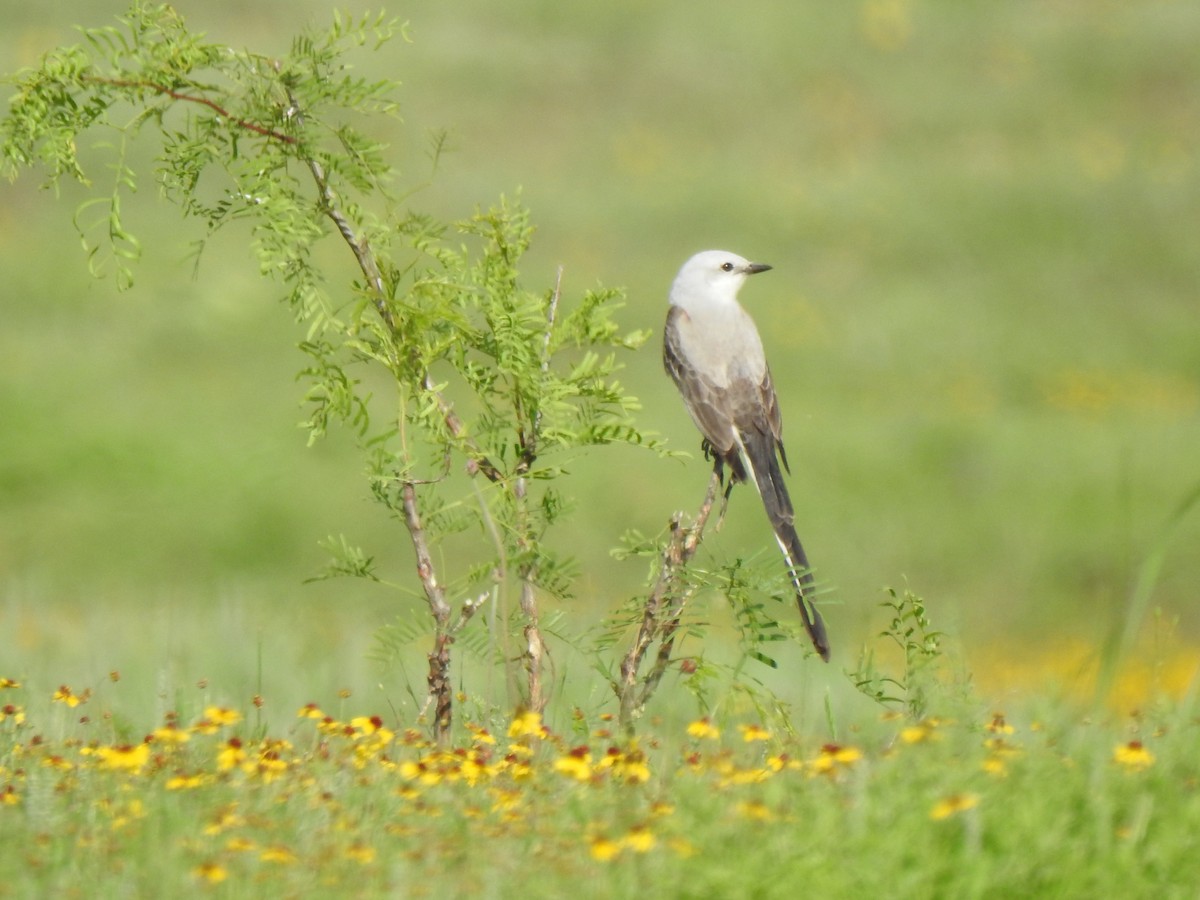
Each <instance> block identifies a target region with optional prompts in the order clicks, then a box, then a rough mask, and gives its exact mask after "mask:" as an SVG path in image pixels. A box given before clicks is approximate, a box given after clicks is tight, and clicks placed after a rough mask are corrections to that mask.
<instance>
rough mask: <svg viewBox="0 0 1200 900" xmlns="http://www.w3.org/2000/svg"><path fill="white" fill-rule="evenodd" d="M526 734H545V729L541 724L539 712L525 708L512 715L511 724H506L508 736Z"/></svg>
mask: <svg viewBox="0 0 1200 900" xmlns="http://www.w3.org/2000/svg"><path fill="white" fill-rule="evenodd" d="M526 735H532V736H533V737H539V738H540V737H544V736H545V729H544V728H543V726H542V717H541V714H540V713H536V712H534V711H533V710H525V711H524V712H520V713H517V715H516V716H514V717H513V720H512V724H510V725H509V726H508V736H509V737H510V738H519V737H525V736H526Z"/></svg>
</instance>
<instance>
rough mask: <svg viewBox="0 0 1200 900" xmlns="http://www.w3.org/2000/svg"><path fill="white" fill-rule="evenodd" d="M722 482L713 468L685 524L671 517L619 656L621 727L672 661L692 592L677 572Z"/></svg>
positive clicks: (697, 540) (643, 702) (701, 529)
mask: <svg viewBox="0 0 1200 900" xmlns="http://www.w3.org/2000/svg"><path fill="white" fill-rule="evenodd" d="M720 487H721V480H720V476H718V475H717V473H716V472H715V471H714V472H713V474H712V477H711V478H710V479H709V482H708V490H707V492H706V493H705V495H704V502H703V503H701V504H700V509H699V510H698V511H697V513H696V518H695V520H694V521H693V522H692V524H691V526H684V525H683V524H682V523H681V521H680V518H681V517H680V515H679V514H676V515H675V516H673V517H672V518H671V523H670V526H669V527H670V531H671V538H670V540H669V541H668V542H667V546H666V547H665V548H664V550H663V555H662V561H661V565H660V568H659V571H658V578H657V579H656V580H655V582H654V587H653V588H652V589H651V591H650V595H649V596H648V597H647V598H646V606H645V610H644V611H643V613H642V622H641V625H640V626H639V627H638V632H637V636H636V637H635V638H634V642H633V646H631V647H630V648H629V652H628V653H627V654H625V658H624V659H623V660H622V661H621V678H620V681H619V682H618V683H617V684H615V685H614V688H615V689H616V692H617V697H618V699H619V700H620V703H621V709H620V722H621V726H622V727H623V728H624V729H625V730H626V731H631V730H632V728H633V721H634V719H635V718H637V716H638V714H639V713H640V712H641V710H642V708H643V707H644V706H645V705H646V701H648V700H649V699H650V696H651V695H652V694H653V693H654V691H655V689H656V688H657V687H658V684H659V682H660V681H661V680H662V676H663V674H664V673H665V672H666V669H667V666H668V665H669V664H670V662H671V653H672V652H673V650H674V648H675V634H676V632H677V631H678V629H679V623H680V620H681V619H682V617H683V611H684V608H685V606H686V605H687V602H688V600H689V599H691V595H692V592H691V589H690V588H688V587H687V586H686V585H684V584H681V583H680V581H679V576H680V574H681V573H682V571H683V568H684V567H685V566H686V565H687V564H688V562H689V561H690V560H691V558H692V557H693V556H694V555H695V553H696V549H697V548H698V547H699V546H700V540H701V538H702V537H703V536H704V527H705V525H706V524H707V523H708V517H709V514H710V513H711V512H712V508H713V503H714V502H715V501H716V498H717V492H718V491H719V490H720ZM656 640H657V641H658V653H657V654H656V655H655V659H654V664H653V665H652V666H651V668H650V671H649V672H648V673H647V674H646V675H645V677H644V678H642V679H641V682H640V685H639V680H638V672H639V671H640V669H641V666H642V662H643V660H644V659H645V657H646V654H647V652H648V651H649V649H650V646H651V645H652V644H653V643H654V641H656Z"/></svg>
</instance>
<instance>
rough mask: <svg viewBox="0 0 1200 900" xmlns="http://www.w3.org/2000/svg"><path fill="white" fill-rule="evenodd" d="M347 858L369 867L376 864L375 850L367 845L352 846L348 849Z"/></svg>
mask: <svg viewBox="0 0 1200 900" xmlns="http://www.w3.org/2000/svg"><path fill="white" fill-rule="evenodd" d="M346 858H347V859H352V860H354V861H355V862H358V863H362V864H363V865H367V864H368V863H373V862H375V848H374V847H368V846H367V845H365V844H352V845H351V846H349V847H347V848H346Z"/></svg>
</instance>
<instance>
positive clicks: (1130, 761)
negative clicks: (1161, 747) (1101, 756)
mask: <svg viewBox="0 0 1200 900" xmlns="http://www.w3.org/2000/svg"><path fill="white" fill-rule="evenodd" d="M1113 762H1117V763H1120V764H1121V765H1123V766H1124V767H1125V768H1127V769H1128V770H1129V771H1131V772H1140V771H1142V770H1143V769H1148V768H1150V767H1151V766H1152V765H1154V754H1153V753H1151V752H1150V751H1149V750H1147V749H1146V747H1145V745H1144V744H1142V742H1141V741H1130V742H1129V743H1128V744H1117V746H1116V747H1114V748H1113Z"/></svg>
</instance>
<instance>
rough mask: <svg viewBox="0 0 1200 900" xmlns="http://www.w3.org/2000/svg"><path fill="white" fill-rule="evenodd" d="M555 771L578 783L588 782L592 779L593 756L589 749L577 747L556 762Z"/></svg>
mask: <svg viewBox="0 0 1200 900" xmlns="http://www.w3.org/2000/svg"><path fill="white" fill-rule="evenodd" d="M554 771H556V772H561V773H562V774H563V775H569V776H570V777H571V778H574V779H576V780H577V781H587V780H589V779H590V778H591V777H592V754H591V752H589V750H588V748H587V747H576V748H575V749H574V750H572V751H571V752H570V753H568V754H567V755H566V756H560V757H559V758H558V759H556V760H555V761H554Z"/></svg>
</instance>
